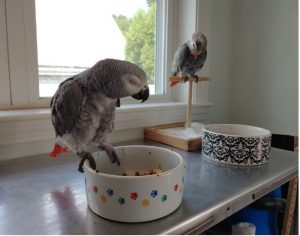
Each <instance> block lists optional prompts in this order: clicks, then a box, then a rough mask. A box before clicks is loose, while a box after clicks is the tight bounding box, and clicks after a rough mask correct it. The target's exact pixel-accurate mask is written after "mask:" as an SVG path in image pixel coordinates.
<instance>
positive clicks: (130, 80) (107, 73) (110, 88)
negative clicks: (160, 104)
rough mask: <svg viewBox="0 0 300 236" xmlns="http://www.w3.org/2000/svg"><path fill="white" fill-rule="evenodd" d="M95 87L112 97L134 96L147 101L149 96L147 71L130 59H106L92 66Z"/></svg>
mask: <svg viewBox="0 0 300 236" xmlns="http://www.w3.org/2000/svg"><path fill="white" fill-rule="evenodd" d="M91 70H92V74H93V76H92V77H93V81H94V82H95V85H94V86H95V87H96V88H97V90H99V91H100V92H103V93H105V94H106V95H107V96H108V97H111V98H117V99H120V98H123V97H128V96H132V97H133V98H135V99H137V100H142V102H144V101H146V100H147V99H148V97H149V86H148V80H147V76H146V73H145V72H144V71H143V70H142V69H141V68H140V67H138V66H137V65H135V64H134V63H132V62H129V61H123V60H116V59H105V60H101V61H99V62H98V63H97V64H96V65H94V66H93V67H92V68H91Z"/></svg>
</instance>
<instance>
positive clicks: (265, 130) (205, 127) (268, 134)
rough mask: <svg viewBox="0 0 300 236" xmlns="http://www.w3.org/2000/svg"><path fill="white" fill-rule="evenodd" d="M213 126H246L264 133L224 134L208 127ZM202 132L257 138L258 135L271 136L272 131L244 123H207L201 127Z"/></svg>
mask: <svg viewBox="0 0 300 236" xmlns="http://www.w3.org/2000/svg"><path fill="white" fill-rule="evenodd" d="M213 126H242V127H247V128H251V129H253V128H254V129H258V130H260V131H263V132H264V134H258V135H253V134H252V135H245V134H243V135H240V134H226V133H220V132H216V131H211V130H209V128H211V127H213ZM203 132H208V133H213V134H217V135H223V136H229V137H241V138H242V137H244V138H251V137H252V138H259V137H268V136H271V135H272V133H271V131H270V130H268V129H265V128H261V127H258V126H253V125H244V124H208V125H205V126H204V127H203Z"/></svg>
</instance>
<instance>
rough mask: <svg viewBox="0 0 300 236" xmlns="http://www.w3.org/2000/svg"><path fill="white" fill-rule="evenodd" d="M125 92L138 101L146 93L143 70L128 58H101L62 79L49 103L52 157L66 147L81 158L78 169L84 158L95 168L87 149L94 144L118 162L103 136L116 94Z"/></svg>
mask: <svg viewBox="0 0 300 236" xmlns="http://www.w3.org/2000/svg"><path fill="white" fill-rule="evenodd" d="M127 96H132V97H133V98H135V99H137V100H142V102H144V101H146V100H147V99H148V97H149V87H148V81H147V76H146V74H145V72H144V71H143V70H142V69H141V68H139V67H138V66H137V65H135V64H133V63H131V62H128V61H122V60H115V59H105V60H101V61H99V62H98V63H96V64H95V65H94V66H93V67H91V68H89V69H87V70H85V71H83V72H81V73H80V74H77V75H74V76H73V77H71V78H69V79H66V80H65V81H63V82H62V83H61V84H60V85H59V88H58V89H57V91H56V93H55V94H54V96H53V97H52V100H51V104H50V107H51V118H52V124H53V126H54V129H55V133H56V143H55V146H54V149H53V151H52V152H51V153H50V154H49V155H50V156H51V157H55V156H56V155H57V154H59V153H60V152H65V151H66V147H67V148H69V149H71V150H72V151H73V152H74V153H75V154H76V155H77V156H79V157H80V158H82V159H81V161H80V164H79V168H78V170H79V171H80V172H83V164H84V161H85V160H86V159H87V160H88V161H89V164H90V166H91V168H93V169H96V162H95V160H94V158H93V156H92V154H91V153H90V152H89V151H88V147H89V146H91V145H96V146H97V147H98V148H100V149H101V150H104V151H105V152H106V153H107V155H108V156H109V157H110V159H111V162H112V163H117V164H120V161H119V159H118V156H117V154H116V152H115V151H114V148H113V146H112V145H110V144H108V143H107V142H106V138H107V135H108V134H109V133H110V132H111V131H112V130H113V127H114V119H115V110H116V107H117V106H119V105H120V98H123V97H127Z"/></svg>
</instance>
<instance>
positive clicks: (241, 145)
mask: <svg viewBox="0 0 300 236" xmlns="http://www.w3.org/2000/svg"><path fill="white" fill-rule="evenodd" d="M271 136H272V134H271V132H270V131H269V130H267V129H263V128H259V127H254V126H249V125H239V124H211V125H206V126H204V128H203V145H202V155H203V156H204V157H205V158H208V159H211V160H214V161H218V162H222V163H226V164H235V165H260V164H264V163H266V162H267V161H268V160H269V153H270V146H271Z"/></svg>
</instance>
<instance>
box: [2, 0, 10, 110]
mask: <svg viewBox="0 0 300 236" xmlns="http://www.w3.org/2000/svg"><path fill="white" fill-rule="evenodd" d="M6 32H7V29H6V11H5V0H0V84H1V86H0V107H1V106H6V105H10V104H11V95H10V81H9V64H8V48H7V47H8V44H7V33H6Z"/></svg>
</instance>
